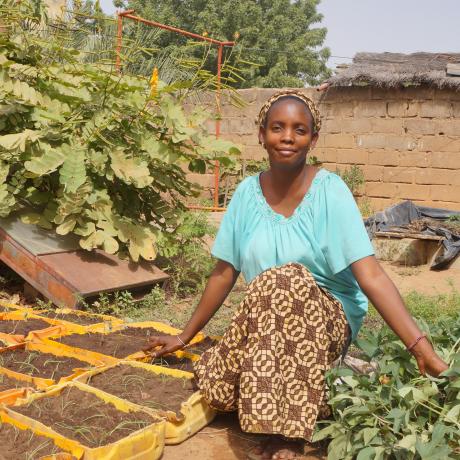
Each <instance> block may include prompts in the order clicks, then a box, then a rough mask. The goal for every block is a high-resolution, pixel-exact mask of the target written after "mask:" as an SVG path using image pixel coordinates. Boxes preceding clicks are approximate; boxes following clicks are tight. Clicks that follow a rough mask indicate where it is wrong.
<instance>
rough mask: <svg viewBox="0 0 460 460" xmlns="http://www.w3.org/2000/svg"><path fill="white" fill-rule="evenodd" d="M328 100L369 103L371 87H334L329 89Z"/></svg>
mask: <svg viewBox="0 0 460 460" xmlns="http://www.w3.org/2000/svg"><path fill="white" fill-rule="evenodd" d="M326 98H327V101H328V102H332V101H334V102H336V101H345V102H350V101H359V100H363V101H367V100H369V99H370V98H371V88H370V87H369V86H348V87H346V88H344V87H332V88H329V89H328V91H327V95H326Z"/></svg>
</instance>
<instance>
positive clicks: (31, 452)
mask: <svg viewBox="0 0 460 460" xmlns="http://www.w3.org/2000/svg"><path fill="white" fill-rule="evenodd" d="M0 446H1V455H2V457H1V458H2V460H27V459H32V460H71V459H73V460H75V458H76V457H74V456H73V455H72V454H70V453H66V452H65V449H63V448H62V447H59V446H57V445H56V443H55V442H54V440H53V439H52V438H49V437H46V436H39V435H36V434H35V433H34V432H33V431H31V430H29V429H24V428H22V427H21V428H20V427H18V426H17V425H14V424H11V423H0Z"/></svg>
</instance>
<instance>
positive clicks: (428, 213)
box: [364, 201, 460, 270]
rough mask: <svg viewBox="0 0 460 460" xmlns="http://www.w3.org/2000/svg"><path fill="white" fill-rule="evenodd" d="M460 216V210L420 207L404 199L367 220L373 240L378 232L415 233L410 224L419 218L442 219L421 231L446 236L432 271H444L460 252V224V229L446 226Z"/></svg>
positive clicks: (367, 226)
mask: <svg viewBox="0 0 460 460" xmlns="http://www.w3.org/2000/svg"><path fill="white" fill-rule="evenodd" d="M455 215H460V212H459V211H450V210H448V209H438V208H429V207H426V206H416V205H415V204H414V203H413V202H412V201H403V202H402V203H398V204H395V205H393V206H390V207H389V208H386V209H385V210H384V211H380V212H377V213H375V214H374V215H373V216H371V217H369V218H368V219H366V220H365V221H364V223H365V225H366V229H367V233H368V234H369V237H370V238H371V239H372V238H373V237H374V234H375V232H389V231H391V232H398V233H402V234H404V233H413V230H411V229H409V228H408V226H409V225H410V224H412V223H413V222H415V221H419V220H421V219H424V218H429V219H434V220H436V221H439V225H426V226H425V227H424V228H423V230H421V231H420V232H419V233H422V234H427V235H438V236H442V237H443V238H444V239H443V240H442V241H441V244H442V247H443V251H442V252H441V253H440V254H439V255H438V256H437V257H436V259H435V260H434V261H433V263H432V264H431V267H430V268H431V269H432V270H443V269H445V268H448V267H449V265H450V264H451V263H452V262H453V261H454V259H455V258H456V257H458V255H459V254H460V226H459V231H458V232H456V231H452V230H451V229H449V228H446V227H445V226H443V225H442V222H446V221H447V219H449V217H451V216H455Z"/></svg>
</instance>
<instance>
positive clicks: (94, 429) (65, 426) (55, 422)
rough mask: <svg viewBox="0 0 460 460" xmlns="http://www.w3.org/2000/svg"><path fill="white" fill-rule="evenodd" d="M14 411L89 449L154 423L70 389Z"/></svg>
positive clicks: (150, 417) (145, 417) (148, 415)
mask: <svg viewBox="0 0 460 460" xmlns="http://www.w3.org/2000/svg"><path fill="white" fill-rule="evenodd" d="M14 411H15V412H18V413H20V414H22V415H25V416H27V417H30V418H32V419H34V420H37V421H39V422H40V423H42V424H43V425H46V426H47V427H49V428H51V429H52V430H53V431H55V432H57V433H59V434H60V435H62V436H65V437H67V438H70V439H73V440H75V441H77V442H79V443H81V444H83V445H85V446H88V447H93V448H94V447H100V446H103V445H107V444H111V443H113V442H116V441H119V440H120V439H122V438H125V437H127V436H129V435H130V434H132V433H134V432H136V431H139V430H141V429H143V428H146V427H147V426H149V425H151V424H152V423H154V422H156V420H155V419H154V418H153V417H152V416H151V415H150V414H148V413H146V412H142V411H137V412H123V411H120V410H118V409H117V408H116V407H115V406H114V405H113V404H110V403H106V402H104V401H103V400H102V399H101V398H98V397H97V396H95V395H94V394H92V393H89V392H86V391H82V390H80V389H79V388H76V387H73V386H72V387H66V388H64V389H63V390H62V391H61V392H60V393H59V394H55V395H52V396H46V397H43V398H40V399H35V400H32V401H31V402H30V403H28V404H27V405H23V406H19V407H14Z"/></svg>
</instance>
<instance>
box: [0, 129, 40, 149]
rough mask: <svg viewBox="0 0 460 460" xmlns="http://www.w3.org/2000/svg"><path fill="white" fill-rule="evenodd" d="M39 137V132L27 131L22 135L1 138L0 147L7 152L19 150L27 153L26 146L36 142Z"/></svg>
mask: <svg viewBox="0 0 460 460" xmlns="http://www.w3.org/2000/svg"><path fill="white" fill-rule="evenodd" d="M39 137H40V133H39V132H37V131H32V130H31V129H25V130H24V131H23V132H22V133H17V134H6V135H5V136H0V146H1V147H3V148H4V149H6V150H19V151H21V152H25V150H26V145H27V144H29V143H32V142H36V141H37V140H38V139H39Z"/></svg>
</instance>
